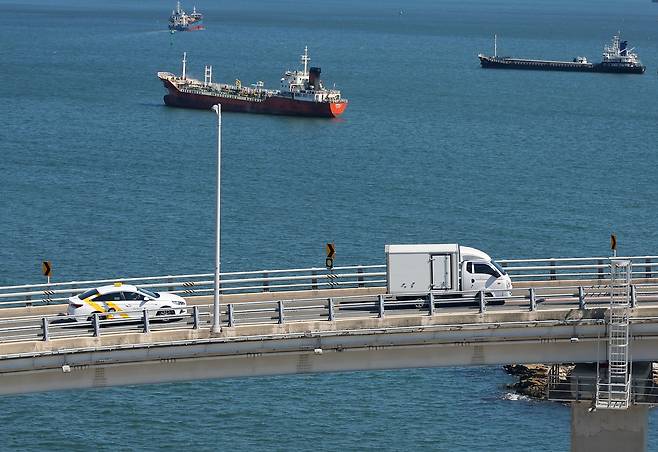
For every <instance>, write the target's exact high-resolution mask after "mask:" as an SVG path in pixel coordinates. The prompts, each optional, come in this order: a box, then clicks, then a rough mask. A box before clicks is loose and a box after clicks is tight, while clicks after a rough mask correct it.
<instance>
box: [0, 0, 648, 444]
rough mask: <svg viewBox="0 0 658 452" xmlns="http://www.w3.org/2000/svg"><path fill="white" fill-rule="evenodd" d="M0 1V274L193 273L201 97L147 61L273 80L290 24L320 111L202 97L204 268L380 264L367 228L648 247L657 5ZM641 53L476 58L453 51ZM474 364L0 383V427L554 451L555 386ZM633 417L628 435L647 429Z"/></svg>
mask: <svg viewBox="0 0 658 452" xmlns="http://www.w3.org/2000/svg"><path fill="white" fill-rule="evenodd" d="M174 3H175V2H173V1H172V2H168V1H160V0H158V1H156V0H145V1H140V2H134V1H130V0H116V1H113V2H101V1H83V0H61V1H56V2H53V1H49V0H28V1H20V2H19V1H17V0H14V1H11V0H10V1H6V0H0V13H1V14H2V17H4V18H5V19H7V20H4V21H3V24H2V27H0V62H1V63H0V64H1V67H2V71H1V75H0V100H1V102H2V106H3V108H2V114H1V115H0V118H1V119H2V124H1V126H0V156H1V160H0V226H1V227H0V284H2V285H9V284H22V283H37V282H42V280H43V279H42V276H41V274H40V262H41V261H42V260H50V261H51V262H52V263H53V269H54V274H53V279H54V280H55V281H65V280H72V279H88V278H106V277H121V276H148V275H164V274H183V273H189V272H193V273H202V272H204V273H209V272H211V271H212V268H213V259H214V246H213V245H214V218H215V217H214V203H215V198H214V193H215V185H214V184H215V171H214V165H215V159H216V149H215V143H216V142H215V137H216V135H215V134H216V117H215V115H214V114H213V113H212V112H208V111H194V110H181V109H173V108H168V107H165V106H164V104H163V102H162V96H163V95H164V94H165V92H164V89H163V87H162V85H161V83H160V81H159V80H158V79H157V77H156V73H157V72H158V71H170V72H175V73H180V60H181V58H182V54H183V52H187V58H188V71H189V72H188V73H189V74H190V76H194V77H197V78H202V77H203V67H204V65H212V66H213V77H214V81H222V82H230V83H232V82H234V81H235V80H236V79H239V80H241V82H242V84H243V85H249V84H252V83H255V82H256V81H258V80H262V81H264V82H265V85H266V86H268V87H272V88H275V87H277V86H278V83H279V78H280V76H281V73H282V72H283V71H284V70H287V69H296V68H297V67H298V66H299V55H300V54H301V53H302V52H303V49H304V46H308V47H309V53H310V56H311V64H312V65H315V66H320V67H322V78H323V80H324V83H325V85H326V86H328V87H333V86H334V83H335V85H336V88H338V89H341V90H342V93H343V96H344V97H346V98H348V99H349V101H350V104H349V107H348V109H347V111H346V113H345V114H344V115H343V116H342V117H340V118H339V119H335V120H327V119H312V118H294V117H276V116H264V115H263V116H259V115H248V114H237V113H236V114H231V113H225V114H224V115H223V118H222V121H223V129H222V136H223V146H222V166H223V168H222V169H223V174H222V269H223V270H224V271H241V270H258V269H273V268H290V267H298V268H299V267H310V266H322V265H323V264H324V244H325V243H326V242H328V241H333V242H334V243H335V244H336V253H337V256H336V265H352V264H379V263H383V262H384V245H385V244H386V243H424V242H425V243H427V242H430V243H432V242H434V243H454V242H458V243H463V244H466V245H470V246H475V247H477V248H480V249H483V250H486V251H487V252H489V253H490V254H491V255H493V256H495V257H499V258H523V257H538V258H539V257H560V256H565V257H566V256H592V255H597V256H605V255H607V253H609V250H608V239H609V234H610V233H613V232H614V233H616V234H617V237H618V241H619V252H620V254H625V255H642V254H656V252H658V248H657V242H658V227H657V226H658V211H657V208H656V207H657V205H658V199H657V196H656V190H657V188H656V187H657V186H658V175H657V171H658V164H657V160H658V159H657V157H656V141H657V139H658V128H657V127H656V124H657V123H658V110H657V108H656V99H658V96H657V95H658V76H657V75H656V70H657V69H658V5H656V4H652V3H650V2H649V1H645V0H627V1H625V2H623V4H622V3H620V2H616V1H612V0H599V1H594V0H582V1H566V0H552V1H548V0H538V1H534V2H523V1H520V0H494V1H485V0H472V1H458V0H445V1H440V0H433V1H430V0H407V1H404V2H400V1H392V0H359V1H354V0H353V1H348V0H328V1H323V2H319V1H292V0H282V1H276V2H274V1H267V0H252V1H249V2H246V1H243V2H239V1H238V2H235V1H226V0H217V1H212V2H211V1H208V0H206V1H204V0H198V1H196V2H194V4H193V3H189V4H188V2H183V5H182V6H183V8H185V9H187V10H191V8H192V6H194V5H195V6H196V7H197V9H198V10H199V11H201V12H203V13H204V15H205V21H204V22H205V25H206V30H204V31H200V32H193V33H175V34H173V35H172V34H170V33H169V32H168V30H167V20H168V15H169V14H170V11H171V9H172V8H174V7H175V4H174ZM617 31H621V32H622V36H623V37H624V39H628V40H629V42H630V45H631V46H634V47H636V51H637V52H638V53H639V55H640V58H641V59H642V60H643V62H644V63H645V64H646V65H647V73H646V74H645V75H643V76H637V75H608V74H587V73H559V72H555V73H554V72H525V71H495V70H484V69H481V68H480V67H479V62H478V60H477V54H478V53H481V52H482V53H492V52H493V35H494V34H497V35H498V54H499V55H509V56H517V57H528V58H546V59H571V58H573V57H575V56H586V57H588V59H589V60H590V61H599V59H600V53H601V50H602V48H603V45H604V44H606V43H607V42H608V41H609V40H610V38H611V37H612V35H613V34H614V33H615V32H617ZM511 381H512V379H511V377H508V376H506V375H505V374H504V372H503V371H502V370H501V369H500V368H498V367H471V368H446V369H413V370H399V371H382V372H361V373H358V372H357V373H337V374H326V375H298V376H286V377H270V378H243V379H232V380H221V381H196V382H189V383H177V384H161V385H155V386H133V387H120V388H109V389H98V390H80V391H64V392H58V393H46V394H30V395H22V396H14V397H3V398H2V399H1V400H0V407H2V409H1V410H0V437H1V438H2V441H1V442H0V448H4V449H7V450H16V449H53V450H85V449H89V448H98V449H101V450H116V449H117V448H122V449H126V450H128V449H148V450H160V449H169V450H176V449H181V448H190V449H195V450H254V449H260V450H264V449H267V450H378V451H379V450H410V449H427V450H451V451H472V450H500V451H525V450H528V449H529V448H532V449H533V450H535V451H553V450H566V449H567V448H568V444H569V431H570V426H569V409H568V407H566V406H562V405H559V404H553V403H545V402H535V401H530V400H526V399H523V398H515V397H511V396H510V395H509V391H508V390H507V389H506V387H505V385H506V384H507V383H510V382H511ZM656 419H657V418H656V416H655V414H652V415H651V417H650V422H651V425H650V433H649V437H650V441H651V447H652V450H657V449H658V446H657V444H658V442H657V441H658V438H656V436H657V434H658V432H656V427H655V425H656Z"/></svg>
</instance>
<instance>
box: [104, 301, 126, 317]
mask: <svg viewBox="0 0 658 452" xmlns="http://www.w3.org/2000/svg"><path fill="white" fill-rule="evenodd" d="M105 304H106V305H108V306H109V307H111V308H114V309H115V310H116V311H117V312H119V315H120V316H121V317H123V318H124V319H127V318H128V317H130V316H129V315H128V314H126V313H125V312H121V311H123V309H121V308H120V307H119V306H117V304H116V303H114V302H112V301H107V302H105Z"/></svg>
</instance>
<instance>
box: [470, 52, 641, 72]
mask: <svg viewBox="0 0 658 452" xmlns="http://www.w3.org/2000/svg"><path fill="white" fill-rule="evenodd" d="M479 58H480V64H481V65H482V67H483V68H487V69H523V70H535V71H567V72H604V73H617V74H643V73H644V71H645V70H646V68H645V66H641V65H619V64H606V63H596V64H594V63H579V62H575V61H548V60H524V59H519V58H505V57H488V56H483V55H480V56H479Z"/></svg>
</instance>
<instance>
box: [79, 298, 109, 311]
mask: <svg viewBox="0 0 658 452" xmlns="http://www.w3.org/2000/svg"><path fill="white" fill-rule="evenodd" d="M91 298H92V297H89V298H85V299H84V300H82V302H83V303H87V304H88V305H89V306H91V307H92V309H94V310H96V311H98V312H105V308H103V307H102V306H101V305H99V304H98V303H94V302H93V301H91Z"/></svg>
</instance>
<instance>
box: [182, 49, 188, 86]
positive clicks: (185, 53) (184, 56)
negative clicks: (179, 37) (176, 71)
mask: <svg viewBox="0 0 658 452" xmlns="http://www.w3.org/2000/svg"><path fill="white" fill-rule="evenodd" d="M186 64H187V52H183V80H185V69H187V67H186Z"/></svg>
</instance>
